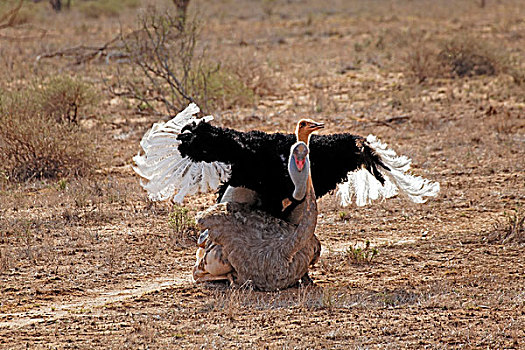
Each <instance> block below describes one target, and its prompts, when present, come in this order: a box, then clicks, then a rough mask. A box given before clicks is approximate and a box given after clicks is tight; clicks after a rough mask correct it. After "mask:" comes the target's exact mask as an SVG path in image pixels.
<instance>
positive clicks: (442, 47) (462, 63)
mask: <svg viewBox="0 0 525 350" xmlns="http://www.w3.org/2000/svg"><path fill="white" fill-rule="evenodd" d="M414 38H415V37H414ZM519 65H520V62H516V61H515V60H514V61H513V60H512V59H511V57H510V55H509V53H508V52H506V50H505V49H503V48H501V47H499V46H498V45H495V44H494V43H491V42H488V41H486V40H483V39H481V38H476V37H471V36H467V35H459V36H456V37H453V38H452V39H449V40H445V41H442V42H440V43H435V42H434V41H433V40H429V39H426V40H424V39H421V38H415V39H414V40H413V41H412V43H411V44H409V52H408V55H407V66H408V69H409V71H410V72H411V74H412V75H413V76H414V77H415V78H416V79H417V80H418V81H419V82H423V81H425V80H426V79H428V78H454V77H473V76H478V75H487V76H491V75H499V74H509V75H510V76H512V78H513V80H514V82H515V83H516V84H518V85H520V84H521V83H523V82H524V81H525V75H524V74H523V73H522V71H521V69H519Z"/></svg>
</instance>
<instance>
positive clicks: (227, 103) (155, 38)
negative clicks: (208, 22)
mask: <svg viewBox="0 0 525 350" xmlns="http://www.w3.org/2000/svg"><path fill="white" fill-rule="evenodd" d="M198 38H199V23H198V22H197V21H196V20H195V19H193V20H189V19H188V18H186V16H182V15H181V13H180V11H179V12H177V13H175V14H172V13H171V12H169V11H168V12H163V13H159V12H158V11H157V10H156V9H154V8H149V9H148V10H147V11H146V12H145V13H144V14H142V15H141V16H140V17H139V28H138V29H137V30H135V31H134V32H133V33H131V34H128V35H122V41H123V42H124V44H125V47H126V51H127V54H128V55H129V57H130V58H131V62H132V63H133V66H134V68H135V69H136V70H137V72H133V77H132V78H128V77H123V78H122V79H123V80H124V84H125V85H127V86H128V89H129V90H130V91H131V94H132V96H133V97H134V98H137V99H139V100H141V101H142V102H143V105H144V106H145V107H147V108H152V109H155V108H156V104H155V102H162V103H163V104H164V107H165V110H166V112H167V113H169V114H176V113H177V112H178V111H179V110H180V108H181V106H183V105H186V104H188V103H189V102H196V103H197V104H198V105H199V106H201V108H203V109H204V110H209V109H211V108H229V107H231V106H233V105H250V104H253V102H254V95H255V94H254V91H253V90H252V89H250V88H249V87H248V86H246V84H245V82H244V81H243V80H242V79H240V77H239V75H237V74H235V73H232V71H231V70H230V69H227V68H225V67H224V66H222V65H221V64H220V62H215V61H213V60H211V59H208V58H207V57H206V50H205V49H204V48H198V44H197V42H198ZM137 73H138V74H137ZM137 76H141V77H142V78H137Z"/></svg>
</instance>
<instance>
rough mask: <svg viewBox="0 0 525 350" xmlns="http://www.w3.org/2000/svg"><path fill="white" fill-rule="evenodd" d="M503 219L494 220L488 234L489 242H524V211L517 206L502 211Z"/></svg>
mask: <svg viewBox="0 0 525 350" xmlns="http://www.w3.org/2000/svg"><path fill="white" fill-rule="evenodd" d="M504 217H505V219H503V220H501V219H499V220H496V222H495V223H494V225H493V231H492V232H491V233H490V234H489V235H488V237H487V240H488V242H490V243H499V244H512V243H517V244H523V243H525V224H524V223H525V213H524V211H523V209H522V208H520V207H517V208H516V209H514V210H513V211H512V212H505V213H504Z"/></svg>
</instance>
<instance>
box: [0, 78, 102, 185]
mask: <svg viewBox="0 0 525 350" xmlns="http://www.w3.org/2000/svg"><path fill="white" fill-rule="evenodd" d="M93 101H94V94H93V91H92V90H91V89H90V88H89V87H88V86H87V85H86V84H83V83H81V82H79V81H76V80H73V79H71V78H54V79H50V80H49V81H45V82H43V84H42V86H36V85H35V87H33V88H28V89H26V90H25V91H21V92H4V93H3V94H2V96H1V97H0V113H1V116H0V135H1V136H2V138H1V141H0V150H1V152H0V161H1V163H2V165H1V167H0V172H2V173H3V174H4V176H6V177H7V178H9V179H11V180H14V181H25V180H28V179H41V178H57V177H61V176H62V177H63V176H70V175H75V176H77V175H85V174H87V173H89V171H90V170H91V169H93V167H94V166H95V165H96V163H95V158H94V144H93V135H89V134H88V133H87V132H86V131H84V130H83V128H82V127H81V126H79V125H78V120H79V119H80V116H79V113H81V111H82V110H83V109H84V108H85V107H86V105H87V106H89V104H92V103H93Z"/></svg>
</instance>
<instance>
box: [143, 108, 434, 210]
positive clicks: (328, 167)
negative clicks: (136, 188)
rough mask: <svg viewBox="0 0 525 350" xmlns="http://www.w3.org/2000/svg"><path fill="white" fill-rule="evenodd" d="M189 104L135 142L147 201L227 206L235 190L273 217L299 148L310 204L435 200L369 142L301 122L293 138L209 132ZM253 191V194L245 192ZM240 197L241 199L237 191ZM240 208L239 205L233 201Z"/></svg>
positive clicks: (287, 189)
mask: <svg viewBox="0 0 525 350" xmlns="http://www.w3.org/2000/svg"><path fill="white" fill-rule="evenodd" d="M198 112H199V108H198V107H197V106H196V105H195V104H191V105H190V106H188V107H187V108H186V109H185V110H184V111H182V112H181V113H179V114H178V115H177V116H176V117H175V118H173V119H172V120H170V121H169V122H167V123H156V124H154V125H153V127H152V129H151V130H149V131H148V132H147V133H146V134H145V135H144V137H143V139H142V141H141V146H142V148H143V149H144V152H145V154H144V155H140V154H139V155H137V156H135V157H134V161H135V163H136V167H134V169H135V171H136V172H137V173H138V174H139V175H141V176H142V177H144V178H145V179H147V180H148V182H147V183H142V185H143V187H144V188H145V189H146V190H147V191H148V192H149V196H150V198H151V199H153V200H162V199H168V198H170V197H173V200H174V201H176V202H182V200H183V198H184V197H185V196H186V195H188V194H195V193H197V192H207V191H209V190H216V189H219V196H218V200H219V201H221V200H222V201H225V200H226V201H231V198H232V192H233V193H234V194H235V189H248V190H250V191H247V192H248V193H249V194H255V197H256V198H255V199H254V198H250V199H248V200H246V201H253V202H255V201H256V202H257V205H258V207H259V208H260V209H262V210H265V211H267V212H269V213H271V214H272V215H275V216H281V213H282V210H283V200H285V199H287V198H291V197H292V192H293V190H294V186H293V183H292V181H291V179H290V176H289V173H288V168H287V163H288V156H289V152H290V147H291V146H292V145H293V144H294V143H295V142H296V141H297V140H300V141H303V142H305V143H306V144H308V146H309V148H310V162H311V166H312V173H311V176H312V182H313V186H314V189H315V193H316V196H317V197H322V196H324V195H325V194H327V193H328V192H330V191H333V190H335V189H336V188H338V193H337V194H338V196H339V197H340V199H341V203H342V204H343V205H347V204H349V203H350V202H351V198H352V196H354V195H355V197H356V203H357V204H358V205H364V204H367V203H368V202H370V200H372V199H377V198H389V197H392V196H394V195H396V194H397V193H398V190H401V192H403V193H405V194H406V195H408V197H409V198H410V199H412V200H413V201H415V202H424V201H425V199H424V198H423V197H425V196H435V195H437V193H438V192H439V184H438V183H432V182H430V181H428V180H426V179H423V178H421V177H416V176H413V175H410V174H407V173H406V171H407V170H408V169H409V167H410V159H408V158H406V157H404V156H401V157H399V156H397V155H396V154H395V152H394V151H392V150H390V149H387V148H386V145H385V144H383V143H381V142H380V141H378V140H376V138H375V137H374V136H372V135H370V136H369V137H368V138H366V139H365V138H363V137H361V136H357V135H352V134H348V133H344V134H331V135H311V136H310V133H311V132H312V131H313V130H316V129H319V128H321V127H322V124H320V123H316V122H314V121H311V120H303V121H300V122H299V123H298V124H297V129H296V133H295V135H294V134H283V133H274V134H268V133H265V132H261V131H250V132H241V131H237V130H233V129H229V128H222V127H216V126H213V125H211V124H210V123H209V121H210V120H211V119H212V117H204V118H202V119H197V118H195V117H194V115H195V114H196V113H198ZM252 191H253V192H252ZM241 193H243V192H242V191H241ZM240 201H242V200H240Z"/></svg>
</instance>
